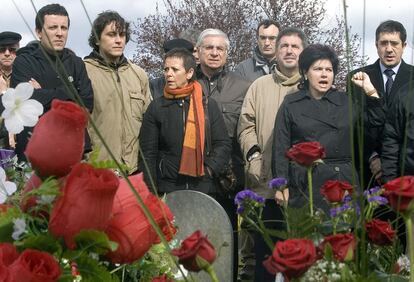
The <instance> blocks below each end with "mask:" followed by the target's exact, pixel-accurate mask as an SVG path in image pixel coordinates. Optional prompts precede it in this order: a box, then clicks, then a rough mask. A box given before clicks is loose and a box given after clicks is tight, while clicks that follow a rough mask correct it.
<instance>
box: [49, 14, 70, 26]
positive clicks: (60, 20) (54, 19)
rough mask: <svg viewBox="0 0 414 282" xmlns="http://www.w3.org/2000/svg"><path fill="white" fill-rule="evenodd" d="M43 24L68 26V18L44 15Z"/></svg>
mask: <svg viewBox="0 0 414 282" xmlns="http://www.w3.org/2000/svg"><path fill="white" fill-rule="evenodd" d="M44 21H45V23H48V24H66V25H67V24H68V22H69V18H68V17H67V16H63V15H45V19H44Z"/></svg>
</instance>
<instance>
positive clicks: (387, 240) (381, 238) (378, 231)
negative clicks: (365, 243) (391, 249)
mask: <svg viewBox="0 0 414 282" xmlns="http://www.w3.org/2000/svg"><path fill="white" fill-rule="evenodd" d="M365 228H366V229H367V234H368V238H369V240H370V241H371V242H372V243H374V244H376V245H378V246H387V245H392V242H393V241H394V238H395V230H393V229H392V227H391V225H390V224H389V223H388V222H386V221H382V220H379V219H373V220H371V221H369V222H367V223H366V224H365Z"/></svg>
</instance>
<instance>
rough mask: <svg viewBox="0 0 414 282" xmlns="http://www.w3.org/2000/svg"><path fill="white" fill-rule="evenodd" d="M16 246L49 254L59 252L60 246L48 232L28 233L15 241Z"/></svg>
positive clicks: (60, 250)
mask: <svg viewBox="0 0 414 282" xmlns="http://www.w3.org/2000/svg"><path fill="white" fill-rule="evenodd" d="M16 246H18V247H20V248H22V249H36V250H40V251H45V252H48V253H51V254H56V253H57V254H60V253H61V252H62V246H61V245H60V244H59V242H58V241H57V240H56V239H55V238H54V237H53V236H51V235H50V234H40V235H29V236H28V237H26V238H25V239H24V240H23V241H21V242H16Z"/></svg>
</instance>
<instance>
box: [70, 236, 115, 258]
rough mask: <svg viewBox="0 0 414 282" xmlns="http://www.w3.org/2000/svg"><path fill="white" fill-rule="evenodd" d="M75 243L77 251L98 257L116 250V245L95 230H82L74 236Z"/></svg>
mask: <svg viewBox="0 0 414 282" xmlns="http://www.w3.org/2000/svg"><path fill="white" fill-rule="evenodd" d="M75 242H76V246H77V247H78V249H83V250H87V251H88V252H92V253H96V254H100V255H103V254H106V253H107V252H109V251H115V250H116V249H117V248H118V244H117V243H115V242H113V241H110V240H109V238H108V236H107V235H106V234H105V233H104V232H102V231H97V230H82V231H81V232H79V233H78V234H77V235H76V236H75Z"/></svg>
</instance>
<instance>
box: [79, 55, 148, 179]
mask: <svg viewBox="0 0 414 282" xmlns="http://www.w3.org/2000/svg"><path fill="white" fill-rule="evenodd" d="M85 65H86V70H87V72H88V76H89V78H90V79H91V82H92V87H93V92H94V106H93V112H92V115H91V119H92V120H93V122H94V123H95V125H96V127H97V128H98V130H99V132H100V134H101V135H102V137H103V139H104V140H105V142H106V144H107V145H108V147H109V149H110V150H111V152H112V154H113V155H114V156H115V158H116V160H117V161H119V162H121V163H123V164H125V165H127V167H128V169H129V173H133V172H135V171H136V170H137V168H138V135H139V132H140V129H141V123H142V119H143V114H144V112H145V111H146V109H147V107H148V104H149V103H150V102H151V94H150V90H149V83H148V76H147V74H146V73H145V71H144V70H143V69H141V68H140V67H138V66H136V65H135V64H133V63H132V62H130V61H127V60H124V62H123V63H121V64H120V65H119V66H118V67H117V68H114V67H112V66H107V65H105V64H103V63H102V62H101V61H100V60H99V59H97V58H93V57H89V58H86V59H85ZM88 132H89V134H90V137H91V141H92V144H93V148H94V149H95V148H99V160H110V159H111V157H110V155H109V153H108V151H107V150H106V149H105V147H104V146H103V144H102V141H101V140H100V138H99V137H98V135H97V134H96V132H95V130H93V128H92V126H91V125H89V128H88Z"/></svg>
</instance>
